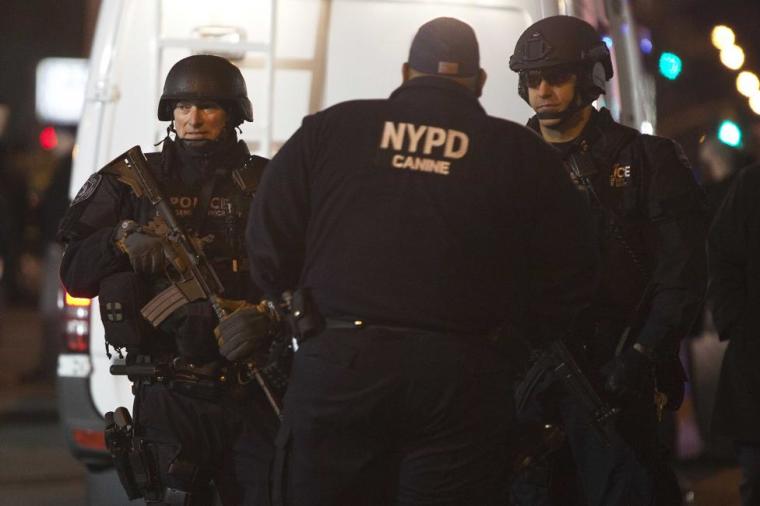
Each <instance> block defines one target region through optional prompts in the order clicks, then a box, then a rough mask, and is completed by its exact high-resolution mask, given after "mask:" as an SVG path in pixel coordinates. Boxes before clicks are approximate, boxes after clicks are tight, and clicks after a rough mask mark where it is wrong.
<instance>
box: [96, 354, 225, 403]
mask: <svg viewBox="0 0 760 506" xmlns="http://www.w3.org/2000/svg"><path fill="white" fill-rule="evenodd" d="M138 358H139V359H143V357H138ZM236 369H237V366H236V365H235V364H228V365H225V366H220V365H219V364H218V363H213V362H212V363H210V364H204V365H196V364H193V363H192V362H189V361H187V360H185V359H183V358H181V357H176V358H175V359H173V360H172V361H171V362H168V361H160V362H148V361H146V360H144V359H143V360H138V362H136V363H134V364H114V365H112V366H111V368H110V372H111V374H113V375H115V376H128V377H129V379H130V380H132V381H134V382H135V383H138V384H155V383H160V384H165V385H167V386H168V387H169V388H171V389H172V390H175V391H177V392H180V393H184V394H186V395H188V396H191V397H200V398H203V399H210V400H211V399H216V398H218V397H219V395H220V394H221V393H222V391H223V390H224V389H226V388H228V387H229V386H231V385H232V384H234V383H235V381H236V378H237V377H238V375H237V370H236Z"/></svg>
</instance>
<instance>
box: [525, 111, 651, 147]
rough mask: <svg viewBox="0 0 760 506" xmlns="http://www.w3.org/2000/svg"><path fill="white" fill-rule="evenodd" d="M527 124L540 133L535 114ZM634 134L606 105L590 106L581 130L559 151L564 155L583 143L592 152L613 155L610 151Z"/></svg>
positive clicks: (631, 137) (635, 132) (630, 138)
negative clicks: (586, 119)
mask: <svg viewBox="0 0 760 506" xmlns="http://www.w3.org/2000/svg"><path fill="white" fill-rule="evenodd" d="M527 126H528V128H530V129H532V130H534V131H535V132H537V133H538V134H539V135H541V128H540V126H539V123H538V117H537V116H533V117H532V118H530V119H529V120H528V123H527ZM636 134H638V132H637V131H636V130H633V129H632V128H628V127H626V126H623V125H621V124H620V123H617V122H616V121H615V120H614V119H612V115H611V114H610V111H609V110H608V109H607V108H606V107H602V108H601V109H600V110H598V111H597V110H596V109H594V108H592V109H591V117H590V118H589V120H588V123H586V126H585V127H584V128H583V131H582V132H581V133H580V135H578V137H576V138H575V139H574V140H573V141H570V142H568V143H567V144H566V147H565V148H564V149H560V153H561V154H562V156H563V157H566V156H568V155H570V154H572V153H574V152H575V151H578V150H579V149H580V147H581V146H582V145H583V144H584V143H585V144H586V145H587V146H588V147H589V148H590V149H591V150H592V151H593V152H595V153H598V154H600V155H601V156H602V157H607V156H613V153H611V152H612V151H617V150H618V148H619V147H620V146H621V144H622V143H627V142H630V140H632V139H633V137H635V136H636Z"/></svg>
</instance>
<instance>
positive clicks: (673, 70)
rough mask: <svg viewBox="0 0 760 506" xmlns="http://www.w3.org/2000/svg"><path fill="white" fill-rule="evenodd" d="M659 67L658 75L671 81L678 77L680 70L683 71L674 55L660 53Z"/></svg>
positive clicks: (679, 61) (676, 56)
mask: <svg viewBox="0 0 760 506" xmlns="http://www.w3.org/2000/svg"><path fill="white" fill-rule="evenodd" d="M659 66H660V74H662V75H663V76H664V77H665V78H666V79H670V80H671V81H672V80H674V79H675V78H676V77H678V76H679V75H680V74H681V70H683V62H682V61H681V58H680V57H679V56H678V55H677V54H675V53H668V52H665V53H662V54H661V55H660V63H659Z"/></svg>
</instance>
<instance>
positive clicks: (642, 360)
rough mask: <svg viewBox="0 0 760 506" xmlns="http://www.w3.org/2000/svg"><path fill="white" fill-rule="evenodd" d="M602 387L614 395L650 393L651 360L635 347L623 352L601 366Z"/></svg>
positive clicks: (624, 395)
mask: <svg viewBox="0 0 760 506" xmlns="http://www.w3.org/2000/svg"><path fill="white" fill-rule="evenodd" d="M601 372H602V375H603V376H604V389H605V390H606V391H607V392H609V393H611V394H612V395H614V396H616V397H626V396H636V395H647V391H650V392H649V395H651V389H652V372H653V371H652V361H651V360H650V359H649V357H647V356H646V355H645V354H644V353H643V352H641V351H639V350H637V349H636V348H635V347H631V348H628V349H626V350H625V351H624V352H623V353H621V354H620V355H618V356H617V357H615V358H613V359H612V360H611V361H609V362H608V363H607V364H606V365H605V366H604V367H602V370H601Z"/></svg>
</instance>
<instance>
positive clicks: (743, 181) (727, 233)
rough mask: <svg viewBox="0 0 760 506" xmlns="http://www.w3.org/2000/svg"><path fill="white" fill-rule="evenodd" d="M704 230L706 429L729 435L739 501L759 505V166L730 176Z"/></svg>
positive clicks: (753, 166)
mask: <svg viewBox="0 0 760 506" xmlns="http://www.w3.org/2000/svg"><path fill="white" fill-rule="evenodd" d="M734 179H735V181H734V184H733V185H732V187H731V188H730V189H729V191H728V193H727V195H726V197H725V199H724V200H723V204H722V205H721V207H720V208H719V209H718V213H717V215H716V217H715V220H714V221H713V224H712V227H711V229H710V237H709V241H708V253H709V258H710V288H709V294H708V295H709V299H710V303H711V305H712V312H713V319H714V321H715V327H716V329H717V330H718V334H719V335H720V339H721V340H724V341H725V340H727V341H728V348H727V349H726V354H725V356H724V358H723V365H722V368H721V374H720V382H719V384H718V393H717V396H716V401H715V411H714V414H713V420H712V430H713V431H714V432H716V433H718V434H722V435H725V436H728V437H730V438H732V439H733V440H734V441H735V442H736V443H737V454H738V457H739V462H740V464H741V466H742V470H743V482H742V485H741V493H742V504H745V505H752V504H760V430H759V428H760V368H759V367H758V363H759V361H760V339H758V329H760V314H759V312H758V311H757V308H758V307H759V306H758V305H759V304H760V274H759V273H760V206H758V200H757V195H758V194H759V193H758V192H760V165H752V166H750V167H747V168H746V169H744V170H742V171H741V172H740V173H739V174H738V175H737V176H736V177H735V178H734Z"/></svg>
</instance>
